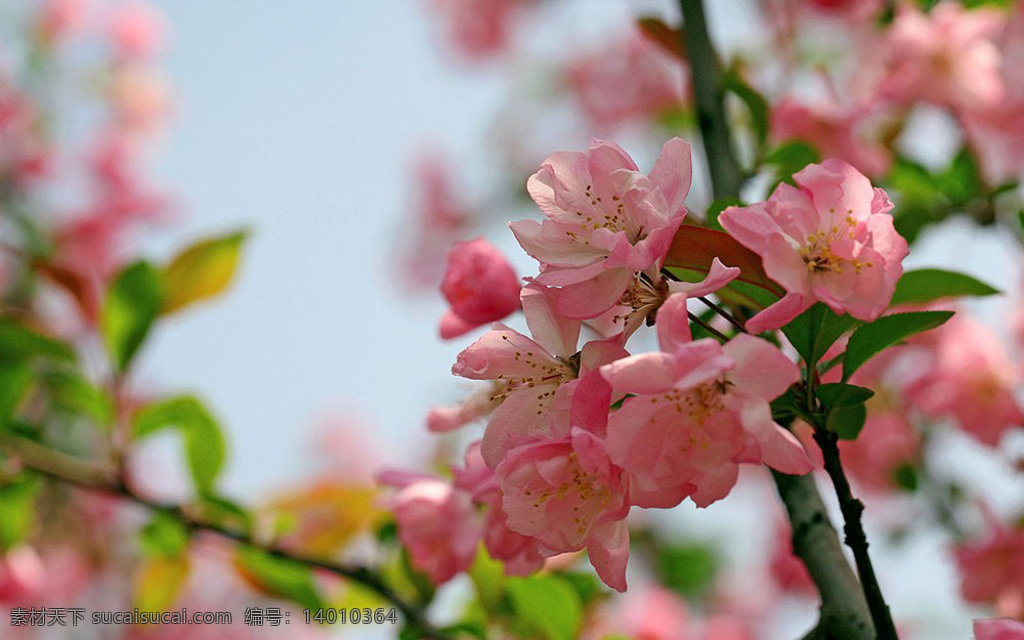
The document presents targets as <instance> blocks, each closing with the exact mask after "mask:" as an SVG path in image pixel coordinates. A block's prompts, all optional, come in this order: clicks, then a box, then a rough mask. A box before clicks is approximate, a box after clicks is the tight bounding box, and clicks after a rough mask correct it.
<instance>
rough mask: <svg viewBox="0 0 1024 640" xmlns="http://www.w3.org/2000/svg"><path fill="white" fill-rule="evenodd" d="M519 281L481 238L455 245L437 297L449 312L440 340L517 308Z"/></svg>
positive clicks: (442, 320)
mask: <svg viewBox="0 0 1024 640" xmlns="http://www.w3.org/2000/svg"><path fill="white" fill-rule="evenodd" d="M520 288H521V285H520V282H519V278H518V277H517V276H516V272H515V271H514V270H513V269H512V266H511V265H510V264H509V263H508V261H507V260H506V259H505V257H504V256H503V255H501V252H500V251H498V249H497V248H495V247H494V245H492V244H491V243H490V242H488V241H487V240H484V239H483V238H477V239H476V240H470V241H468V242H459V243H456V244H455V246H454V247H452V250H451V252H450V253H449V254H448V268H447V270H446V271H445V274H444V281H443V282H442V283H441V293H443V294H444V297H445V299H446V300H448V303H449V304H450V305H451V309H450V310H449V311H448V313H446V314H445V315H444V317H443V318H442V319H441V337H442V338H445V339H450V338H455V337H458V336H461V335H462V334H464V333H466V332H467V331H470V330H471V329H474V328H475V327H479V326H480V325H482V324H486V323H488V322H495V321H497V320H501V319H502V318H504V317H505V316H507V315H508V314H510V313H512V312H513V311H515V310H516V309H518V308H519V290H520Z"/></svg>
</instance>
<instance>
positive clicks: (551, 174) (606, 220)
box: [509, 138, 691, 318]
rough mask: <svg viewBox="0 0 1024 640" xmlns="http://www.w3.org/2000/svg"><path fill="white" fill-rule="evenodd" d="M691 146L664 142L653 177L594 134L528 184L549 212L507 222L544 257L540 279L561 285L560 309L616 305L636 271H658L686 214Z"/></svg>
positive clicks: (580, 313)
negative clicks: (539, 217) (584, 148)
mask: <svg viewBox="0 0 1024 640" xmlns="http://www.w3.org/2000/svg"><path fill="white" fill-rule="evenodd" d="M690 177H691V168H690V146H689V145H688V144H687V143H686V142H684V141H683V140H681V139H679V138H673V139H671V140H669V141H668V142H666V143H665V146H664V147H663V148H662V151H661V155H660V156H659V157H658V160H657V161H656V162H655V163H654V168H653V169H652V170H651V173H650V175H649V176H645V175H643V174H642V173H640V171H639V170H638V168H637V166H636V164H635V163H634V162H633V160H632V158H630V157H629V156H628V155H627V154H626V152H625V151H623V150H622V149H620V148H619V147H618V146H617V145H615V144H614V143H611V142H602V141H600V140H594V141H592V142H591V146H590V149H589V150H588V151H587V152H586V153H576V152H568V151H561V152H558V153H555V154H554V155H552V156H551V157H549V158H548V159H547V160H546V161H545V162H544V164H543V165H542V166H541V169H540V171H538V172H537V173H536V174H534V175H533V176H531V177H530V179H529V181H528V182H527V189H528V190H529V192H530V195H531V196H532V197H533V200H534V202H536V203H537V206H539V207H540V209H541V210H542V211H543V212H544V215H545V216H547V219H546V220H544V222H543V223H539V222H536V221H535V220H520V221H518V222H513V223H511V224H510V225H509V226H510V227H511V228H512V231H513V233H515V235H516V239H517V240H518V241H519V244H520V245H522V247H523V249H525V250H526V252H527V253H529V254H530V255H531V256H533V257H534V258H536V259H537V260H538V261H539V262H540V263H541V264H540V266H541V271H540V275H539V276H537V278H536V281H537V282H538V283H540V284H543V285H545V286H559V287H562V291H561V295H560V296H559V302H558V309H559V312H561V313H562V314H564V315H568V316H570V317H574V318H592V317H594V316H597V315H599V314H600V313H602V312H603V311H605V310H607V309H609V308H610V307H612V306H613V305H614V304H615V303H616V302H617V301H618V300H619V298H620V297H621V296H622V294H623V293H624V292H625V291H626V289H627V287H628V286H629V284H630V282H631V281H632V280H633V278H634V275H635V274H636V273H637V272H641V271H645V272H648V275H650V276H651V277H652V278H657V277H659V276H658V274H657V272H658V270H659V269H660V268H661V263H662V261H663V260H664V258H665V255H666V254H667V253H668V249H669V246H670V245H671V243H672V238H673V237H674V236H675V233H676V230H677V229H678V228H679V225H680V224H682V222H683V218H684V217H685V215H686V208H685V207H684V206H683V200H684V199H685V198H686V194H687V193H688V192H689V190H690Z"/></svg>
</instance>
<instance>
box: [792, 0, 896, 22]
mask: <svg viewBox="0 0 1024 640" xmlns="http://www.w3.org/2000/svg"><path fill="white" fill-rule="evenodd" d="M807 4H809V5H811V6H812V7H813V8H814V9H817V10H818V11H821V12H823V13H833V14H838V15H842V16H845V17H847V18H849V19H852V20H864V19H866V18H870V17H871V16H874V15H877V14H878V12H879V11H880V10H881V8H882V7H883V2H882V0H809V2H808V3H807Z"/></svg>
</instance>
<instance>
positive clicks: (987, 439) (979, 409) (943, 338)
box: [905, 314, 1024, 447]
mask: <svg viewBox="0 0 1024 640" xmlns="http://www.w3.org/2000/svg"><path fill="white" fill-rule="evenodd" d="M932 338H933V340H934V341H935V342H934V343H932V344H933V345H934V346H926V347H923V348H925V349H927V350H928V351H927V353H926V356H925V360H924V362H922V363H921V365H919V366H920V370H921V371H922V375H921V376H920V377H919V378H918V379H917V380H914V381H912V382H911V383H910V384H909V385H908V386H907V388H906V389H905V394H906V397H907V398H908V399H909V400H910V402H911V403H912V404H913V406H914V407H915V408H917V409H919V410H920V411H922V412H924V413H925V414H926V415H929V416H932V417H940V416H950V417H952V418H953V419H954V420H956V422H957V423H958V424H959V425H960V428H962V429H964V430H965V431H967V432H968V433H969V434H970V435H972V436H974V437H975V438H977V439H978V441H980V442H982V443H984V444H987V445H989V446H990V447H995V446H998V444H999V441H1000V439H1001V438H1002V436H1003V434H1004V433H1006V432H1007V431H1008V430H1010V429H1011V428H1012V427H1020V426H1021V425H1024V414H1022V413H1021V409H1020V406H1019V404H1018V403H1017V399H1016V396H1015V391H1016V389H1017V388H1018V387H1019V386H1020V382H1021V379H1022V378H1021V371H1020V368H1019V367H1018V366H1016V365H1015V364H1013V363H1012V362H1011V361H1010V360H1009V359H1008V358H1007V357H1006V350H1005V348H1004V347H1003V345H1002V343H1001V342H1000V341H999V338H998V337H997V336H996V335H995V334H994V333H993V332H992V330H991V329H989V328H988V327H986V326H985V325H983V324H981V323H979V322H976V321H974V320H971V319H970V318H968V317H964V316H963V315H961V314H958V315H957V316H956V317H954V318H953V319H952V320H950V321H949V322H947V323H946V324H945V325H943V326H942V327H941V328H940V329H939V330H938V331H936V332H934V335H933V336H932Z"/></svg>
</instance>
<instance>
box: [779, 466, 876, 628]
mask: <svg viewBox="0 0 1024 640" xmlns="http://www.w3.org/2000/svg"><path fill="white" fill-rule="evenodd" d="M772 477H773V478H774V479H775V487H776V489H777V490H778V492H779V497H780V498H782V502H783V504H785V505H786V513H787V514H788V515H789V521H790V523H791V524H792V527H793V552H794V553H796V555H797V557H798V558H800V559H801V560H802V561H803V563H804V566H806V567H807V571H808V573H810V575H811V579H812V580H813V581H814V586H815V587H817V589H818V593H819V594H821V621H820V622H819V624H818V627H817V628H816V629H817V635H813V636H811V637H815V638H819V637H820V638H843V639H844V640H847V639H849V640H854V639H857V638H864V639H866V640H874V638H875V630H874V625H873V624H872V623H871V617H870V614H869V612H868V606H867V602H866V601H865V599H864V593H863V592H862V591H861V587H860V583H858V582H857V577H856V576H854V575H853V571H851V570H850V565H849V564H847V561H846V556H844V555H843V548H842V546H841V545H840V544H839V536H838V535H837V534H836V530H835V529H834V528H833V527H832V523H831V522H830V521H829V517H828V511H826V510H825V504H824V502H822V500H821V494H819V493H818V488H817V487H816V486H815V484H814V479H813V478H812V477H811V476H810V475H806V476H788V475H786V474H783V473H778V472H777V471H773V472H772Z"/></svg>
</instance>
